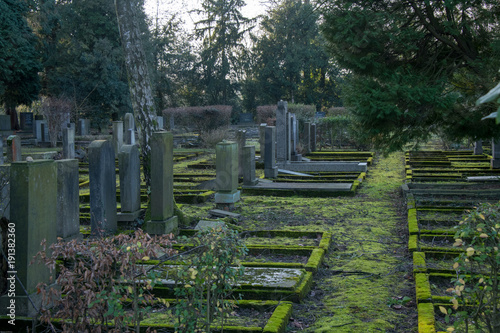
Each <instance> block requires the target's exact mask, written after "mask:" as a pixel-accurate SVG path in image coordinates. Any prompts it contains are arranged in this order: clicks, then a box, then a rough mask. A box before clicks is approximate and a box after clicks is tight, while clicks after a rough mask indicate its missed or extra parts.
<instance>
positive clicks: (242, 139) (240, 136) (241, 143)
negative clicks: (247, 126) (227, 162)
mask: <svg viewBox="0 0 500 333" xmlns="http://www.w3.org/2000/svg"><path fill="white" fill-rule="evenodd" d="M246 138H247V131H245V130H238V131H237V132H236V143H237V144H238V177H243V147H245V146H246V140H247V139H246Z"/></svg>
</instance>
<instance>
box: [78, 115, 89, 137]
mask: <svg viewBox="0 0 500 333" xmlns="http://www.w3.org/2000/svg"><path fill="white" fill-rule="evenodd" d="M78 134H79V135H81V136H85V135H89V134H90V119H79V120H78Z"/></svg>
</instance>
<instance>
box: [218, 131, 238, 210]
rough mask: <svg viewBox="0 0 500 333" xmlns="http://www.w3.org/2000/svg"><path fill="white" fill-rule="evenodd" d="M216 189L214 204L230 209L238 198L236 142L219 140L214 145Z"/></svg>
mask: <svg viewBox="0 0 500 333" xmlns="http://www.w3.org/2000/svg"><path fill="white" fill-rule="evenodd" d="M215 154H216V157H215V166H216V180H215V184H216V189H217V193H216V194H215V204H216V206H217V208H218V209H223V210H228V211H231V210H233V208H234V204H235V203H236V202H238V201H239V200H240V191H238V144H237V143H235V142H225V141H223V142H220V143H218V144H217V145H216V147H215Z"/></svg>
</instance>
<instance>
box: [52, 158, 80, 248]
mask: <svg viewBox="0 0 500 333" xmlns="http://www.w3.org/2000/svg"><path fill="white" fill-rule="evenodd" d="M55 163H56V169H57V237H61V238H65V239H73V238H80V237H81V234H80V193H79V189H80V188H79V186H78V160H75V159H66V160H58V161H56V162H55Z"/></svg>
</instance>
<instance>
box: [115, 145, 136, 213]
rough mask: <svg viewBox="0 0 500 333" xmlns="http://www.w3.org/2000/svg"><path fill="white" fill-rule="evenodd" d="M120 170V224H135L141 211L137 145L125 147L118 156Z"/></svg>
mask: <svg viewBox="0 0 500 333" xmlns="http://www.w3.org/2000/svg"><path fill="white" fill-rule="evenodd" d="M118 165H119V170H120V205H121V209H120V213H119V214H118V217H117V218H118V221H119V222H133V221H135V219H136V218H138V217H139V213H140V209H141V161H140V158H139V148H138V147H137V146H136V145H123V146H122V148H121V150H120V153H119V154H118Z"/></svg>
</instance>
